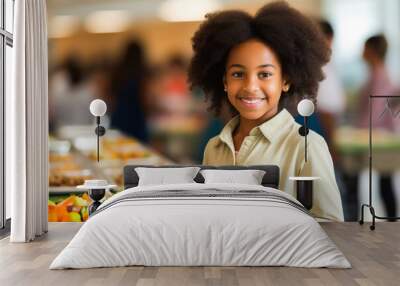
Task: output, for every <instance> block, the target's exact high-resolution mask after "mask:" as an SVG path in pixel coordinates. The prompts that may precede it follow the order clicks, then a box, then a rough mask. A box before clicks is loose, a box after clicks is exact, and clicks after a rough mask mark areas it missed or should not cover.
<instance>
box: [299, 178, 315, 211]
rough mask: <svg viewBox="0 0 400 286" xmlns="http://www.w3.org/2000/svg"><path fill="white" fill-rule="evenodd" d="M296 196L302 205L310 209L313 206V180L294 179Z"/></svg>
mask: <svg viewBox="0 0 400 286" xmlns="http://www.w3.org/2000/svg"><path fill="white" fill-rule="evenodd" d="M296 189H297V193H296V197H297V200H298V201H299V202H301V203H302V204H303V206H304V207H305V208H306V209H308V210H311V209H312V206H313V181H296Z"/></svg>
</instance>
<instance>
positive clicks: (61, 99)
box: [49, 55, 95, 131]
mask: <svg viewBox="0 0 400 286" xmlns="http://www.w3.org/2000/svg"><path fill="white" fill-rule="evenodd" d="M94 93H95V92H94V89H93V86H92V85H91V83H90V82H89V81H87V78H86V77H84V70H83V67H82V64H81V61H80V59H79V58H78V57H77V56H76V55H70V56H68V57H67V58H66V60H65V62H64V63H63V64H61V65H60V67H58V68H57V69H56V71H55V72H54V74H53V75H51V76H50V84H49V122H50V131H56V130H58V129H59V128H60V127H62V126H66V125H89V124H92V123H93V116H92V115H91V114H90V112H89V105H90V102H91V101H92V100H93V99H94V97H95V96H94Z"/></svg>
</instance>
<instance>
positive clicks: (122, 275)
mask: <svg viewBox="0 0 400 286" xmlns="http://www.w3.org/2000/svg"><path fill="white" fill-rule="evenodd" d="M321 225H322V226H323V228H324V229H325V230H326V232H327V233H328V234H329V236H330V237H331V239H332V240H333V241H335V243H336V244H337V246H338V247H339V248H340V249H341V250H342V251H343V253H344V254H345V255H346V257H347V258H348V259H349V261H350V262H351V264H352V266H353V268H352V269H348V270H342V269H305V268H289V267H120V268H101V269H86V270H48V267H49V265H50V263H51V261H52V260H53V259H54V258H55V256H56V255H57V254H58V253H59V252H60V251H61V250H62V249H63V247H64V246H65V245H66V244H67V242H68V241H69V240H70V239H71V238H72V236H73V235H74V234H75V233H76V231H77V230H78V229H79V227H80V224H79V223H51V224H50V226H49V233H48V234H47V235H45V236H43V237H42V238H40V239H38V240H35V241H34V242H32V243H26V244H24V243H22V244H16V243H13V244H11V243H9V241H8V238H6V239H3V240H1V241H0V285H1V286H8V285H13V286H14V285H15V286H16V285H32V286H33V285H40V286H41V285H57V286H59V285H77V286H86V285H96V286H97V285H137V286H139V285H140V286H150V285H151V286H153V285H167V286H179V285H227V286H234V285H246V286H247V285H249V286H250V285H255V286H261V285H290V286H292V285H329V286H330V285H346V286H351V285H368V286H369V285H382V286H389V285H400V222H391V223H389V222H381V223H378V224H377V228H376V230H375V231H370V230H369V227H368V224H366V225H363V226H360V225H358V224H357V223H321Z"/></svg>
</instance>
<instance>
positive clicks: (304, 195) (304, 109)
mask: <svg viewBox="0 0 400 286" xmlns="http://www.w3.org/2000/svg"><path fill="white" fill-rule="evenodd" d="M297 111H298V112H299V114H300V115H301V116H303V117H304V124H303V126H301V127H300V128H299V134H300V135H301V136H304V142H305V144H304V160H305V162H306V163H307V135H308V133H309V129H308V117H310V116H311V115H312V114H313V113H314V103H313V102H312V101H311V100H309V99H303V100H301V101H300V102H299V104H298V105H297ZM318 179H319V178H318V177H310V176H308V177H289V180H292V181H296V198H297V200H298V201H299V202H301V203H302V204H303V205H304V207H305V208H306V209H308V210H310V209H311V208H312V205H313V181H314V180H318Z"/></svg>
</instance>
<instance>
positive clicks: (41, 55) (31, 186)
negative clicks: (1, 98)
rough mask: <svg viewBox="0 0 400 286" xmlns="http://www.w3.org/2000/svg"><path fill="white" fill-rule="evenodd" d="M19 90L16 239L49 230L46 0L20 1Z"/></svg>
mask: <svg viewBox="0 0 400 286" xmlns="http://www.w3.org/2000/svg"><path fill="white" fill-rule="evenodd" d="M14 21H15V22H14V27H15V32H14V49H13V51H14V60H15V61H14V63H15V65H14V71H13V83H12V84H13V93H12V94H11V96H10V97H7V98H6V187H7V188H10V190H11V194H12V195H11V237H10V241H12V242H27V241H31V240H33V239H35V237H36V236H40V235H42V234H43V233H44V232H47V227H48V223H47V200H48V104H47V98H48V94H47V85H48V82H47V81H48V80H47V77H48V75H47V23H46V1H45V0H18V1H15V18H14Z"/></svg>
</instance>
